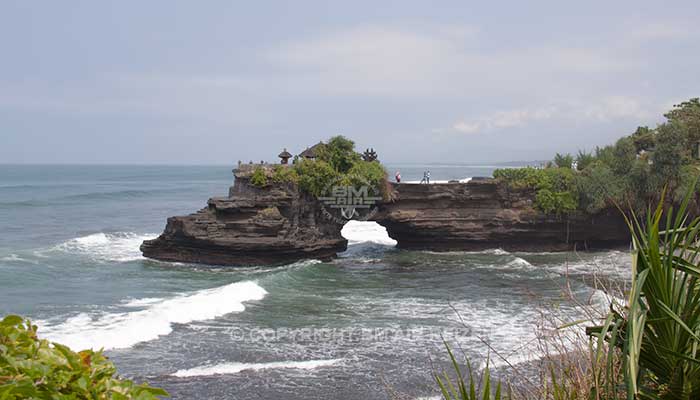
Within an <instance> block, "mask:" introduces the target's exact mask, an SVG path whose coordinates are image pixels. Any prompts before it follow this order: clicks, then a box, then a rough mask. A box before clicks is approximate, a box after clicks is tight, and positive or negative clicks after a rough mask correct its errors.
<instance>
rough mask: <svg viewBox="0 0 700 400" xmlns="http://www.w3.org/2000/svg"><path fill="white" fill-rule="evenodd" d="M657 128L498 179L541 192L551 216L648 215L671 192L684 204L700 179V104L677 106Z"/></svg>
mask: <svg viewBox="0 0 700 400" xmlns="http://www.w3.org/2000/svg"><path fill="white" fill-rule="evenodd" d="M664 117H665V118H666V121H665V122H664V123H662V124H659V125H658V126H657V127H656V128H649V127H647V126H640V127H638V128H637V129H636V131H635V132H634V133H632V134H631V135H628V136H625V137H622V138H620V139H618V140H617V142H615V144H613V145H608V146H604V147H596V148H595V150H594V151H592V152H586V151H581V150H580V151H579V152H578V154H577V155H576V156H573V155H571V154H558V153H557V154H556V155H555V156H554V159H553V160H552V161H551V162H549V163H547V164H546V165H545V166H544V168H518V169H498V170H496V171H494V177H495V178H497V179H501V180H503V181H505V182H506V183H507V184H508V185H509V186H510V187H512V188H521V189H522V188H531V189H534V190H535V193H536V194H535V206H536V207H537V208H538V209H540V210H541V211H543V212H546V213H557V214H563V213H568V212H572V211H575V210H582V211H586V212H588V213H596V212H598V211H601V210H602V209H604V208H607V207H611V206H614V205H615V204H617V205H620V206H622V207H625V208H628V207H631V208H632V209H635V210H637V211H640V212H643V211H644V210H645V209H646V207H647V204H650V203H653V202H655V201H658V200H659V197H660V194H661V192H662V190H663V189H664V188H665V187H666V188H667V190H668V193H670V194H671V195H672V196H671V199H672V200H674V201H679V200H680V198H681V197H682V196H683V194H685V193H687V191H688V190H689V189H691V190H694V191H695V192H696V193H697V192H698V188H697V187H696V188H691V186H692V185H695V184H696V182H697V178H698V176H700V169H699V167H700V162H699V161H698V158H699V157H698V156H699V155H698V150H699V143H700V100H699V99H698V98H693V99H690V100H688V101H685V102H683V103H681V104H677V105H675V106H673V109H671V111H669V112H668V113H666V114H664Z"/></svg>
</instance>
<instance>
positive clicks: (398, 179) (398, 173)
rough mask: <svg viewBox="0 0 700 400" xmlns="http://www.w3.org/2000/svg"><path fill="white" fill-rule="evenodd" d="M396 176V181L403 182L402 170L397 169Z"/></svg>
mask: <svg viewBox="0 0 700 400" xmlns="http://www.w3.org/2000/svg"><path fill="white" fill-rule="evenodd" d="M394 178H396V183H401V172H399V171H396V174H395V175H394Z"/></svg>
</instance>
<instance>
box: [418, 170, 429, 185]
mask: <svg viewBox="0 0 700 400" xmlns="http://www.w3.org/2000/svg"><path fill="white" fill-rule="evenodd" d="M420 183H427V184H430V171H424V172H423V179H421V181H420Z"/></svg>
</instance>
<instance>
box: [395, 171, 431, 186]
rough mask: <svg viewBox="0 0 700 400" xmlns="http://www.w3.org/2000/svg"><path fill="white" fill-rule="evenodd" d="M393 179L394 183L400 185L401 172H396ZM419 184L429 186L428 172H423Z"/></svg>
mask: <svg viewBox="0 0 700 400" xmlns="http://www.w3.org/2000/svg"><path fill="white" fill-rule="evenodd" d="M394 178H395V179H396V183H401V172H400V171H396V174H394ZM420 183H425V184H430V171H429V170H428V171H423V179H421V181H420Z"/></svg>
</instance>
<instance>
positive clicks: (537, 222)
mask: <svg viewBox="0 0 700 400" xmlns="http://www.w3.org/2000/svg"><path fill="white" fill-rule="evenodd" d="M392 186H393V188H394V190H395V192H396V195H397V197H398V200H397V201H395V202H393V203H386V204H382V205H381V206H380V207H379V212H378V213H377V214H376V215H375V217H374V218H373V219H374V220H375V221H377V223H379V224H381V225H383V226H384V227H386V229H387V231H388V233H389V236H391V237H392V238H393V239H395V240H396V241H397V242H398V245H397V246H398V247H399V248H405V249H427V250H479V249H487V248H502V249H505V250H520V251H558V250H569V249H572V248H574V246H576V248H577V249H587V248H596V247H597V248H610V247H616V246H621V245H627V244H628V243H629V236H630V235H629V230H628V229H627V225H626V224H625V222H624V220H623V218H622V216H621V215H620V214H619V212H618V211H617V210H608V211H607V212H604V213H601V214H598V215H592V216H591V215H587V214H583V213H580V214H572V215H568V216H562V217H558V216H554V215H545V214H543V213H541V212H539V211H536V210H535V209H534V208H533V199H534V193H533V191H531V190H523V191H510V190H508V189H507V188H506V187H505V185H503V184H499V183H498V182H497V181H495V180H493V179H477V180H472V181H470V182H468V183H466V184H443V185H415V184H393V185H392Z"/></svg>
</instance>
